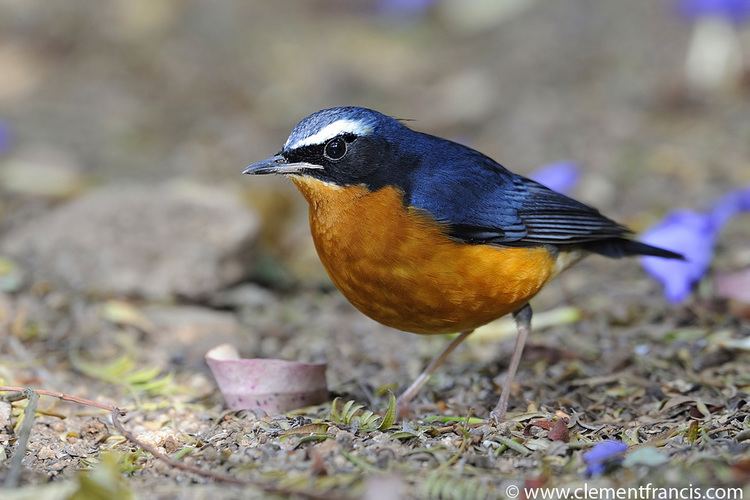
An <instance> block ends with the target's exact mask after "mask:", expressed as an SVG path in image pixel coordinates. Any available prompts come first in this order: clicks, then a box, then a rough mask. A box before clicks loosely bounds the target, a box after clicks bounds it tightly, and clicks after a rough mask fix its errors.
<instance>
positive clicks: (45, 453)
mask: <svg viewBox="0 0 750 500" xmlns="http://www.w3.org/2000/svg"><path fill="white" fill-rule="evenodd" d="M36 458H38V459H39V460H50V459H52V458H57V453H56V452H55V451H54V450H53V449H52V448H50V447H49V446H43V447H41V448H40V449H39V451H38V452H37V454H36Z"/></svg>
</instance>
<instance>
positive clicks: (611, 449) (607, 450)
mask: <svg viewBox="0 0 750 500" xmlns="http://www.w3.org/2000/svg"><path fill="white" fill-rule="evenodd" d="M626 451H628V445H626V444H625V443H623V442H622V441H616V440H614V439H608V440H606V441H602V442H601V443H598V444H597V445H596V446H594V447H593V448H591V449H590V450H589V451H587V452H586V453H584V454H583V461H584V462H585V463H586V475H588V476H598V475H600V474H603V473H604V472H605V471H606V469H607V466H609V465H612V464H615V463H619V462H620V461H622V458H623V455H624V454H625V452H626Z"/></svg>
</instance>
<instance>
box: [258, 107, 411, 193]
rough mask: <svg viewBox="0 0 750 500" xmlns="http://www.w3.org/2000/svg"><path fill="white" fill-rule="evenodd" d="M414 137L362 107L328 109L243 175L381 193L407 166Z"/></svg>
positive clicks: (394, 122) (393, 121)
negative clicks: (314, 181) (290, 178)
mask: <svg viewBox="0 0 750 500" xmlns="http://www.w3.org/2000/svg"><path fill="white" fill-rule="evenodd" d="M409 134H413V132H412V131H411V130H409V129H408V128H406V127H405V126H404V125H402V124H401V123H400V122H399V121H398V120H396V119H395V118H391V117H390V116H386V115H384V114H382V113H379V112H377V111H373V110H371V109H367V108H359V107H338V108H330V109H324V110H322V111H318V112H316V113H313V114H311V115H310V116H308V117H306V118H304V119H303V120H302V121H300V122H299V123H298V124H297V125H296V126H295V127H294V129H293V130H292V132H291V134H290V135H289V138H288V139H287V140H286V143H285V144H284V147H283V148H282V149H281V151H279V152H278V153H277V154H275V155H274V156H272V157H270V158H268V159H265V160H263V161H259V162H257V163H253V164H252V165H250V166H248V167H247V168H246V169H245V170H244V171H243V173H245V174H252V175H263V174H281V175H290V176H295V177H300V176H301V177H312V178H315V179H318V180H320V181H323V182H326V183H329V184H335V185H338V186H349V185H366V186H368V187H370V188H377V187H380V186H383V185H385V184H389V183H391V180H392V177H393V176H394V175H398V170H399V169H398V168H397V166H398V165H404V163H405V162H408V157H409V155H408V154H407V153H406V152H405V150H404V148H403V147H402V145H403V143H404V141H405V140H406V137H407V136H408V135H409Z"/></svg>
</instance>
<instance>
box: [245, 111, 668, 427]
mask: <svg viewBox="0 0 750 500" xmlns="http://www.w3.org/2000/svg"><path fill="white" fill-rule="evenodd" d="M243 173H244V174H250V175H267V174H276V175H282V176H285V177H287V178H288V179H289V180H291V182H292V183H293V184H294V185H295V186H296V187H297V188H298V190H299V191H300V192H301V193H302V196H303V197H304V198H305V199H306V200H307V203H308V208H309V210H308V213H309V217H308V218H309V225H310V229H311V233H312V239H313V242H314V244H315V248H316V251H317V253H318V256H319V258H320V260H321V262H322V264H323V266H324V267H325V269H326V271H327V272H328V275H329V276H330V278H331V280H332V282H333V283H334V285H335V286H336V287H337V288H338V289H339V290H340V291H341V293H342V294H343V295H344V296H345V297H346V298H347V299H348V300H349V302H351V304H353V305H354V307H356V308H357V309H359V310H360V311H361V312H362V313H364V314H365V315H367V316H369V317H370V318H372V319H374V320H375V321H377V322H379V323H381V324H384V325H387V326H389V327H392V328H396V329H398V330H402V331H405V332H411V333H417V334H446V333H454V334H456V333H457V334H458V335H457V336H455V337H454V338H453V339H452V340H451V342H450V343H449V344H448V345H447V346H446V347H445V348H444V349H443V351H441V352H440V353H439V354H438V355H437V356H436V357H435V358H434V359H433V360H432V361H431V362H430V363H429V364H428V365H427V367H426V368H425V369H424V371H423V372H422V373H421V374H420V375H419V376H418V377H417V379H416V380H414V382H413V383H412V384H411V385H410V386H409V387H408V388H407V389H406V390H405V391H404V392H403V393H402V394H401V395H400V396H399V398H398V408H399V411H400V412H402V413H403V412H404V411H407V410H408V408H409V403H410V402H411V401H412V400H413V399H414V397H415V396H416V395H417V394H418V393H419V391H420V389H421V388H422V386H423V385H424V384H425V383H426V382H427V381H428V379H429V377H430V376H431V374H432V373H434V372H435V370H437V369H438V368H439V367H440V366H441V365H442V364H443V362H444V361H445V360H446V358H447V357H448V355H449V354H450V353H451V352H452V351H453V350H454V349H455V348H456V347H457V346H458V345H459V344H461V342H463V341H464V340H465V339H466V338H467V337H468V336H469V335H470V334H471V332H472V331H474V330H475V329H476V328H478V327H480V326H482V325H484V324H486V323H489V322H491V321H493V320H495V319H497V318H500V317H502V316H505V315H507V314H512V315H513V318H514V320H515V324H516V330H517V334H516V340H515V347H514V350H513V354H512V356H511V360H510V364H509V367H508V373H507V376H506V380H505V383H504V384H503V388H502V391H501V395H500V398H499V401H498V403H497V405H496V406H495V407H494V409H493V410H492V411H491V412H490V418H491V419H492V420H493V421H494V422H496V423H500V422H502V421H503V420H504V419H505V416H506V412H507V409H508V401H509V397H510V388H511V385H512V383H513V381H514V378H515V375H516V372H517V370H518V365H519V363H520V361H521V356H522V353H523V348H524V345H525V343H526V339H527V337H528V336H529V333H530V331H531V318H532V309H531V306H530V304H529V302H530V300H531V299H532V298H533V297H534V296H535V295H536V294H537V293H538V292H539V291H540V290H541V289H542V288H543V287H544V286H545V285H546V284H547V283H549V282H550V280H552V279H553V278H554V277H555V276H557V275H558V274H559V273H560V272H562V271H563V270H565V269H567V268H569V267H570V266H572V265H573V264H575V263H576V262H578V261H580V260H581V259H582V258H584V257H585V256H587V255H590V254H598V255H601V256H604V257H610V258H619V257H626V256H637V255H649V256H655V257H663V258H667V259H683V257H682V255H680V254H678V253H675V252H672V251H669V250H665V249H662V248H657V247H654V246H651V245H647V244H645V243H641V242H638V241H636V240H634V239H632V238H631V237H632V232H631V231H630V230H629V229H628V228H626V227H625V226H623V225H621V224H618V223H617V222H614V221H613V220H612V219H609V218H607V217H605V216H604V215H602V214H601V213H600V212H599V211H598V210H597V209H595V208H592V207H590V206H588V205H586V204H584V203H581V202H579V201H576V200H574V199H573V198H570V197H568V196H565V195H563V194H561V193H558V192H556V191H553V190H551V189H549V188H547V187H545V186H544V185H542V184H540V183H538V182H535V181H533V180H531V179H528V178H526V177H523V176H521V175H519V174H516V173H513V172H511V171H510V170H508V169H506V168H505V167H503V166H502V165H501V164H500V163H498V162H496V161H495V160H493V159H491V158H490V157H488V156H486V155H484V154H482V153H480V152H479V151H476V150H474V149H472V148H470V147H468V146H465V145H462V144H460V143H457V142H454V141H451V140H448V139H444V138H441V137H437V136H434V135H430V134H427V133H423V132H419V131H416V130H413V129H411V128H409V127H408V126H407V124H406V123H405V120H399V119H396V118H393V117H391V116H388V115H385V114H383V113H380V112H378V111H375V110H372V109H368V108H363V107H357V106H340V107H333V108H328V109H323V110H320V111H317V112H315V113H312V114H311V115H309V116H307V117H305V118H303V119H302V120H301V121H300V122H299V123H298V124H297V125H296V126H295V127H294V128H293V129H292V131H291V133H290V134H289V137H288V139H287V140H286V142H285V143H284V145H283V147H282V148H281V150H280V151H278V153H276V154H275V155H273V156H271V157H270V158H267V159H265V160H262V161H259V162H256V163H253V164H251V165H249V166H248V167H246V168H245V169H244V170H243Z"/></svg>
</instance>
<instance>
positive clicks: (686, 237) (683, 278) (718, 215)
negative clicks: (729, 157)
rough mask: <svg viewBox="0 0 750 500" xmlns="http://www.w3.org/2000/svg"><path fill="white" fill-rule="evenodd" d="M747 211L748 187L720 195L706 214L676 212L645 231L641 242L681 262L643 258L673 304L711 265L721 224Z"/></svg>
mask: <svg viewBox="0 0 750 500" xmlns="http://www.w3.org/2000/svg"><path fill="white" fill-rule="evenodd" d="M748 210H750V188H746V189H742V190H738V191H733V192H730V193H729V194H727V195H725V196H723V197H722V198H721V199H719V201H718V202H716V203H715V204H714V206H713V208H712V209H711V210H710V211H708V212H695V211H692V210H677V211H674V212H671V213H670V214H668V215H667V216H666V217H665V218H664V220H662V221H661V222H660V223H659V224H657V225H656V226H654V227H652V228H651V229H649V230H648V231H646V232H645V233H644V234H643V236H642V237H641V240H642V241H643V242H644V243H648V244H649V245H654V246H658V247H661V248H665V249H667V250H673V251H675V252H679V253H681V254H682V255H684V256H685V260H684V261H679V260H669V259H662V258H659V257H643V258H642V259H641V263H642V264H643V268H644V269H645V270H646V272H647V273H648V274H650V275H651V276H652V277H654V278H655V279H656V280H657V281H659V282H660V283H661V284H662V286H663V287H664V294H665V296H666V298H667V300H669V301H670V302H672V303H678V302H682V301H683V300H685V299H686V298H687V297H688V296H689V295H690V291H691V290H692V287H693V285H694V284H695V283H696V282H697V281H698V280H699V279H701V277H703V275H704V274H705V273H706V271H707V270H708V268H709V266H710V265H711V260H712V259H713V253H714V246H715V244H716V240H717V239H718V237H719V233H720V232H721V229H722V228H723V227H724V225H725V224H726V223H727V222H728V221H729V219H731V218H732V217H733V216H734V215H736V214H737V213H738V212H742V211H748Z"/></svg>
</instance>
